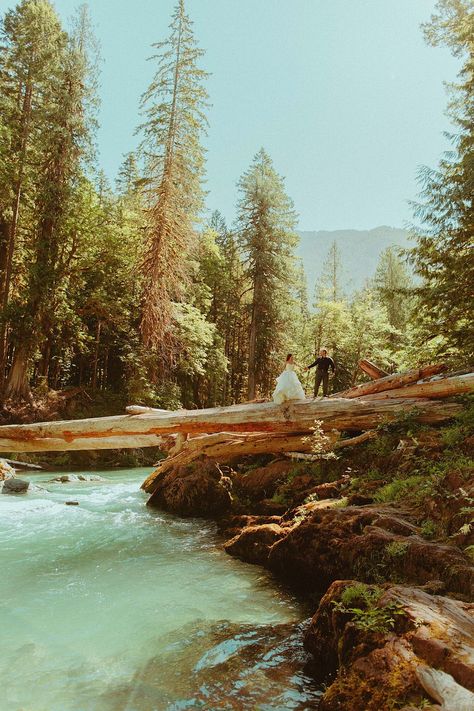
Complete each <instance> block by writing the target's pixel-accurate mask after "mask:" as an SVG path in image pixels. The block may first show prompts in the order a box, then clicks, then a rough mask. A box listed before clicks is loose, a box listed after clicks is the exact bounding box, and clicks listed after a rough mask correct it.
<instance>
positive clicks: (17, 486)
mask: <svg viewBox="0 0 474 711" xmlns="http://www.w3.org/2000/svg"><path fill="white" fill-rule="evenodd" d="M29 486H30V482H29V481H25V480H24V479H17V478H16V477H14V478H11V479H5V481H4V482H3V486H2V494H26V492H27V491H28V489H29Z"/></svg>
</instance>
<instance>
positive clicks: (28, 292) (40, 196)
mask: <svg viewBox="0 0 474 711" xmlns="http://www.w3.org/2000/svg"><path fill="white" fill-rule="evenodd" d="M88 32H89V26H88V22H87V16H86V14H85V13H84V10H81V12H80V16H79V21H78V22H77V24H76V27H75V30H74V33H73V34H72V35H71V37H70V38H69V39H68V40H67V41H66V39H67V38H66V35H65V34H63V35H62V37H63V40H64V41H63V44H62V46H60V47H59V50H58V56H57V74H56V77H55V78H56V81H53V80H52V79H53V78H50V81H51V84H52V87H53V89H54V92H53V91H51V93H50V95H49V102H48V105H47V106H46V107H44V114H45V116H44V133H43V134H42V136H41V151H40V152H39V156H38V159H39V160H38V166H37V171H36V173H35V185H34V193H35V202H34V210H33V213H34V224H33V232H32V242H31V255H30V260H29V265H28V271H27V281H26V288H25V293H24V295H23V298H22V300H21V302H20V303H19V305H18V309H17V319H16V320H15V325H14V328H13V329H12V341H13V343H14V345H15V352H14V357H13V363H12V367H11V369H10V372H9V375H8V380H7V384H6V390H5V394H6V396H7V397H27V396H28V394H29V379H28V374H29V368H30V366H31V364H32V359H33V358H34V356H35V352H36V350H37V349H38V348H40V349H41V347H42V345H43V344H44V343H45V342H47V341H48V339H49V336H50V334H51V332H52V330H53V327H54V323H55V321H56V318H57V314H58V312H59V310H58V298H59V299H63V298H64V297H65V291H64V288H63V282H64V279H65V278H66V277H67V273H68V269H69V265H70V261H71V259H72V258H73V253H74V251H75V241H74V230H73V228H72V225H71V223H70V221H69V218H70V215H71V212H72V209H73V204H74V191H75V186H76V184H77V181H78V180H79V179H80V177H81V165H82V160H83V158H84V156H85V155H86V154H87V147H88V139H89V130H90V124H89V122H88V113H87V102H88V101H89V99H90V94H89V92H91V93H92V92H93V88H92V87H91V85H90V84H89V83H88V74H89V71H90V63H89V59H88V57H87V51H88V42H87V36H88Z"/></svg>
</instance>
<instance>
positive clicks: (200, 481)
mask: <svg viewBox="0 0 474 711" xmlns="http://www.w3.org/2000/svg"><path fill="white" fill-rule="evenodd" d="M231 488H232V482H231V480H230V479H229V478H228V477H226V476H224V475H223V474H222V472H221V470H220V468H219V466H218V464H217V463H216V462H214V461H212V460H210V459H204V460H199V461H197V462H193V464H192V465H190V466H187V467H178V468H176V469H174V470H172V471H171V472H169V473H168V474H166V475H164V476H163V477H162V478H161V479H159V480H158V483H157V486H156V488H155V490H154V492H153V494H152V495H151V496H150V498H149V500H148V502H147V503H148V506H153V507H157V508H162V509H165V510H166V511H170V512H171V513H174V514H177V515H179V516H198V517H204V518H207V517H213V516H222V515H224V514H225V513H227V512H228V511H229V509H230V508H231V506H232V496H231V494H230V491H231Z"/></svg>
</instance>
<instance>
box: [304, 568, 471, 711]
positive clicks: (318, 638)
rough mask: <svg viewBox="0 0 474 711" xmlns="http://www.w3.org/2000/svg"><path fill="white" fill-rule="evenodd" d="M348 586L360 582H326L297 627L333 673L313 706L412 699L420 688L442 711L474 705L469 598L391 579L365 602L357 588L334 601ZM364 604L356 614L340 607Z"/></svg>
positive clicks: (367, 707)
mask: <svg viewBox="0 0 474 711" xmlns="http://www.w3.org/2000/svg"><path fill="white" fill-rule="evenodd" d="M348 588H349V589H350V588H352V591H353V592H355V591H356V590H357V589H358V590H360V589H361V585H360V584H359V583H355V582H354V581H337V582H335V583H333V584H332V585H331V587H330V588H329V590H328V591H327V593H326V594H325V595H324V597H323V598H322V600H321V602H320V605H319V608H318V610H317V612H316V614H315V615H314V617H313V619H312V620H311V624H310V626H309V628H308V630H307V632H306V635H305V646H306V648H307V649H308V651H310V652H311V653H312V654H313V656H314V659H315V665H314V666H315V668H316V669H319V670H320V672H321V675H322V676H325V675H328V674H332V675H334V673H336V672H337V673H338V675H337V677H336V679H335V681H334V682H333V683H332V684H331V686H329V688H328V689H327V691H326V692H325V694H324V697H323V699H322V701H321V705H320V710H321V711H336V710H340V709H346V708H347V709H349V708H350V709H351V711H380V710H381V709H388V708H400V707H401V705H402V704H403V703H405V704H406V707H407V708H409V707H410V705H412V706H414V707H419V704H420V702H421V701H422V700H423V699H424V698H425V699H426V698H427V696H428V697H430V698H433V699H435V700H436V701H438V702H439V703H440V704H441V707H440V708H442V709H444V710H445V711H460V710H461V709H464V708H465V709H466V711H468V709H470V708H474V705H472V704H473V702H474V694H473V693H472V691H473V690H474V672H473V669H474V617H473V613H474V606H473V605H469V604H467V603H462V602H459V601H457V600H451V599H448V598H444V597H438V596H432V595H429V594H428V593H426V592H424V591H423V590H419V589H414V588H409V587H402V586H393V587H389V588H388V589H386V590H384V591H382V590H379V595H380V597H379V598H378V599H376V601H375V602H373V603H370V606H367V603H366V602H364V598H363V597H361V599H360V600H359V599H357V594H356V595H355V597H353V600H352V603H345V604H343V605H342V606H341V600H342V601H343V600H344V592H345V591H347V590H348ZM367 589H368V590H370V589H371V588H370V587H369V588H367ZM372 592H373V589H372ZM369 607H370V609H371V613H370V614H367V615H366V616H365V618H364V620H363V622H362V618H361V617H360V616H359V617H358V613H356V614H353V613H351V612H348V610H350V609H353V610H355V609H357V610H366V611H367V610H369ZM374 611H375V612H377V611H378V613H379V614H378V616H376V614H374ZM390 621H391V622H390ZM384 624H385V628H384ZM420 670H421V672H420ZM454 700H456V701H454ZM453 704H454V705H453ZM465 704H467V705H465ZM469 704H471V705H472V706H469Z"/></svg>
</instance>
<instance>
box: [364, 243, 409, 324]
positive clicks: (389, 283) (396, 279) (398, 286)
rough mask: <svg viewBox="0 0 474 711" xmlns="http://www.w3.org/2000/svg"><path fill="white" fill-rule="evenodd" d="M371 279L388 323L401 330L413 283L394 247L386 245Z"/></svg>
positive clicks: (407, 310)
mask: <svg viewBox="0 0 474 711" xmlns="http://www.w3.org/2000/svg"><path fill="white" fill-rule="evenodd" d="M373 281H374V288H375V292H376V294H377V296H378V299H379V301H380V303H381V304H382V305H383V306H385V308H386V310H387V315H388V319H389V321H390V324H391V325H392V326H393V327H394V328H396V329H398V330H400V331H402V330H403V329H405V328H406V326H407V323H408V320H409V317H410V296H411V293H410V292H411V289H412V287H413V284H412V280H411V279H410V275H409V274H408V270H407V268H406V266H405V264H404V263H403V261H402V260H401V258H400V257H399V256H398V254H397V252H396V250H395V249H394V247H388V248H387V249H385V250H384V251H383V252H382V254H381V255H380V259H379V263H378V265H377V269H376V272H375V276H374V280H373Z"/></svg>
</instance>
